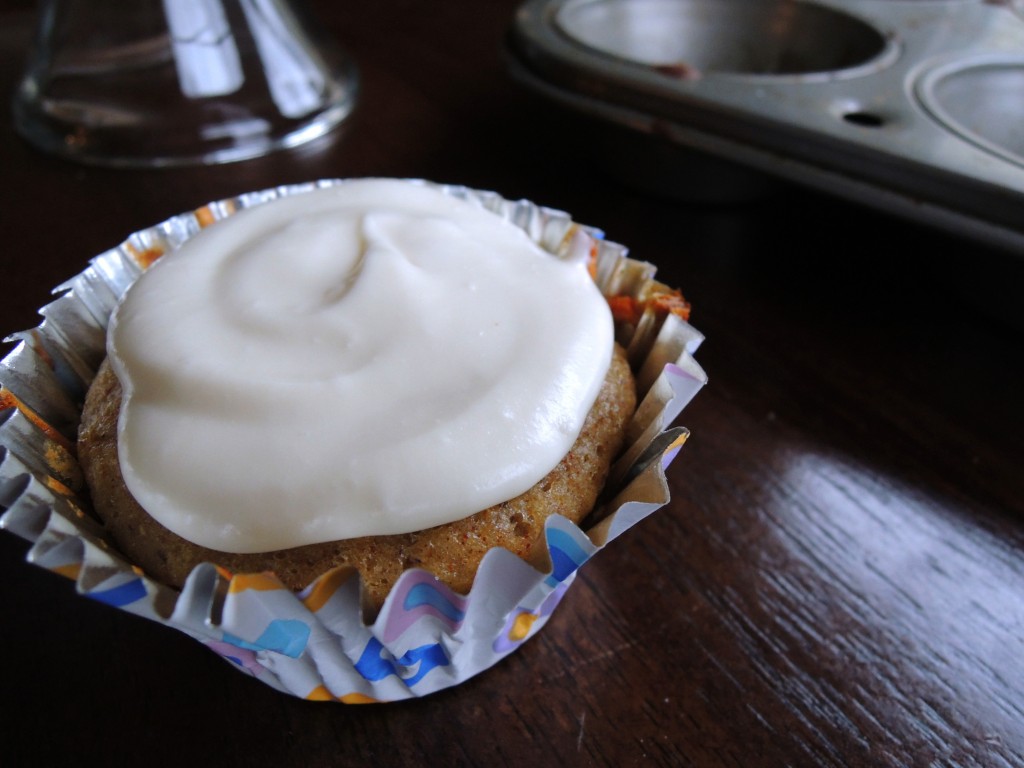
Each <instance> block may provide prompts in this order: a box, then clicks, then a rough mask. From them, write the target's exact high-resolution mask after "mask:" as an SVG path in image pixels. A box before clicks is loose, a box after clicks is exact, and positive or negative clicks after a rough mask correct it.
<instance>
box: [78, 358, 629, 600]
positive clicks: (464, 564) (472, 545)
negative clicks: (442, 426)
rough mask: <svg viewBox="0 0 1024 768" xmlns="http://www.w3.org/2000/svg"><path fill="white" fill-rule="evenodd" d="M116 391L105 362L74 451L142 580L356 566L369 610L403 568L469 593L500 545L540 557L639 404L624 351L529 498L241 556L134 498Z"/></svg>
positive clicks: (576, 515) (594, 486) (299, 577)
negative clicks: (203, 567) (395, 528)
mask: <svg viewBox="0 0 1024 768" xmlns="http://www.w3.org/2000/svg"><path fill="white" fill-rule="evenodd" d="M120 404H121V386H120V383H119V382H118V380H117V377H116V376H115V375H114V373H113V371H112V370H111V368H110V366H109V365H108V364H107V363H104V364H103V366H102V367H101V369H100V371H99V373H98V374H97V376H96V379H95V381H94V382H93V384H92V386H91V388H90V389H89V392H88V396H87V398H86V402H85V407H84V410H83V413H82V422H81V428H80V431H79V440H78V451H79V457H80V460H81V463H82V468H83V470H84V473H85V477H86V480H87V483H88V486H89V489H90V492H91V496H92V502H93V505H94V508H95V511H96V513H97V515H98V516H99V517H100V518H101V519H102V520H103V522H104V524H105V525H106V527H107V529H108V530H109V532H110V534H111V536H112V538H113V539H114V541H115V542H116V544H117V546H118V547H119V548H120V549H121V550H122V552H123V553H124V554H125V555H126V556H127V557H128V558H129V559H130V560H131V561H132V562H133V563H134V564H135V565H138V566H139V567H141V568H142V569H143V570H144V571H145V572H146V573H147V574H148V575H149V576H151V577H153V578H155V579H156V580H158V581H161V582H164V583H167V584H170V585H175V586H181V585H182V583H183V582H184V580H185V578H186V576H187V575H188V574H189V572H190V571H191V570H192V569H193V568H194V567H195V566H196V565H198V564H199V563H202V562H212V563H215V564H217V565H219V566H221V567H223V568H226V569H227V570H229V571H232V572H239V573H241V572H261V571H273V572H274V573H275V574H276V575H277V576H278V578H279V579H280V580H281V581H282V582H283V583H284V584H286V585H288V586H289V587H291V588H292V589H301V588H303V587H305V586H307V585H308V584H309V583H311V582H312V581H313V580H314V579H315V578H317V577H318V576H320V575H321V574H323V573H325V572H327V571H328V570H331V569H334V568H337V567H346V566H347V567H352V568H355V569H357V570H358V571H359V572H360V574H361V576H362V580H363V584H364V587H365V592H366V596H367V599H368V601H369V603H370V604H371V605H372V607H373V608H375V609H379V608H380V606H381V604H382V603H383V602H384V599H385V597H387V594H388V592H389V591H390V589H391V587H392V586H393V585H394V583H395V581H396V580H397V579H398V577H399V576H400V575H401V573H402V572H403V571H404V570H405V569H407V568H413V567H415V568H423V569H425V570H428V571H430V572H431V573H433V574H434V575H436V576H437V577H438V578H440V579H441V580H442V581H443V582H444V583H446V584H447V585H448V586H449V587H451V588H452V589H453V590H455V591H456V592H460V593H466V592H468V591H469V589H470V587H471V586H472V583H473V578H474V575H475V574H476V570H477V567H478V566H479V564H480V561H481V560H482V558H483V556H484V554H485V553H486V552H487V551H488V550H489V549H491V548H492V547H504V548H505V549H508V550H510V551H511V552H513V553H515V554H517V555H519V556H520V557H522V558H523V559H525V560H527V561H530V560H534V559H536V558H537V557H538V556H539V555H540V554H541V553H543V551H544V547H543V530H544V521H545V520H546V519H547V518H548V517H549V516H551V515H553V514H559V515H562V516H564V517H566V518H568V519H570V520H572V521H573V522H575V523H579V522H580V521H581V520H582V519H583V518H584V517H586V516H587V514H589V512H590V511H591V510H592V509H593V507H594V505H595V503H596V501H597V500H598V497H599V495H600V492H601V489H602V488H603V486H604V482H605V478H606V476H607V474H608V470H609V467H610V465H611V462H612V460H613V459H614V458H615V456H616V454H617V453H618V452H619V450H620V448H621V446H622V441H623V436H624V434H625V430H626V425H627V423H628V422H629V419H630V417H631V416H632V414H633V411H634V409H635V406H636V394H635V388H634V382H633V376H632V373H631V371H630V369H629V365H628V363H627V362H626V359H625V355H624V353H623V351H622V349H621V348H619V347H618V346H616V349H615V354H614V355H613V359H612V364H611V367H610V369H609V372H608V375H607V376H606V378H605V381H604V384H603V386H602V388H601V391H600V394H599V395H598V399H597V401H596V402H595V404H594V406H593V408H592V409H591V411H590V413H589V415H588V417H587V419H586V422H585V423H584V427H583V431H582V432H581V434H580V435H579V437H578V438H577V440H576V442H575V444H574V445H573V447H572V449H571V451H570V452H569V453H568V454H567V455H566V456H565V458H563V459H562V461H561V462H560V463H559V464H558V466H557V467H555V469H554V470H553V471H551V472H550V473H549V474H548V475H547V476H546V477H545V478H544V479H542V480H541V481H540V482H539V483H537V484H536V485H535V486H533V487H532V488H531V489H530V490H528V491H527V492H526V493H524V494H522V495H520V496H518V497H516V498H514V499H511V500H509V501H506V502H503V503H501V504H498V505H496V506H493V507H490V508H488V509H485V510H483V511H481V512H478V513H476V514H474V515H472V516H470V517H468V518H465V519H462V520H458V521H456V522H453V523H448V524H445V525H441V526H437V527H433V528H429V529H426V530H424V531H419V532H415V533H406V534H397V535H387V536H367V537H361V538H355V539H349V540H342V541H331V542H325V543H320V544H310V545H305V546H301V547H296V548H292V549H287V550H280V551H276V552H265V553H249V554H238V553H229V552H218V551H215V550H212V549H207V548H204V547H202V546H199V545H196V544H193V543H192V542H189V541H187V540H186V539H184V538H182V537H180V536H178V535H176V534H174V533H172V532H171V531H169V530H167V529H166V528H164V527H163V526H161V525H160V524H159V523H158V522H156V521H155V520H154V519H153V518H151V517H150V516H149V515H148V514H147V513H146V512H145V510H144V509H142V507H141V506H140V505H139V504H138V502H136V500H135V499H134V498H133V497H132V495H131V493H130V492H129V491H128V489H127V488H126V487H125V484H124V482H123V479H122V476H121V470H120V466H119V461H118V447H117V420H118V411H119V408H120Z"/></svg>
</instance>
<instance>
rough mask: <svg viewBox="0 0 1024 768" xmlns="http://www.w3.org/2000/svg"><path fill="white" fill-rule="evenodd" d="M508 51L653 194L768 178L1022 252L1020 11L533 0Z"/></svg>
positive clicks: (951, 5) (817, 1) (953, 2)
mask: <svg viewBox="0 0 1024 768" xmlns="http://www.w3.org/2000/svg"><path fill="white" fill-rule="evenodd" d="M507 53H508V55H507V57H506V58H507V62H508V65H509V68H510V70H511V72H512V73H513V75H515V76H516V77H517V78H518V79H520V80H521V81H522V82H524V83H526V84H527V85H529V86H530V87H532V88H534V89H536V90H537V91H539V92H541V93H543V94H545V95H546V96H548V97H550V98H552V99H554V100H555V101H557V102H559V103H561V104H563V105H566V106H568V107H571V108H574V109H576V110H579V111H581V112H583V113H585V114H587V115H590V116H593V117H596V118H600V119H601V120H602V121H603V123H605V124H606V125H608V126H609V128H611V127H612V126H615V128H612V130H613V131H614V135H615V136H616V144H615V147H616V151H614V152H611V153H608V152H605V153H604V154H605V155H606V156H607V157H608V158H609V160H610V161H611V162H613V163H617V164H618V166H619V169H620V170H626V171H627V172H628V173H629V174H630V175H631V177H632V179H633V180H635V181H637V182H639V183H642V184H644V185H646V186H649V187H652V188H656V189H658V190H659V191H662V192H668V193H670V194H673V195H676V196H678V197H682V198H688V199H695V198H696V199H721V198H726V197H736V196H742V195H745V194H749V193H750V192H751V190H752V189H753V187H752V186H751V185H756V184H758V183H760V180H763V179H764V178H765V173H764V172H766V173H767V175H768V176H776V177H781V178H785V179H788V180H791V181H796V182H800V183H802V184H805V185H808V186H810V187H813V188H816V189H820V190H823V191H827V192H831V193H836V194H839V195H843V196H845V197H848V198H850V199H853V200H856V201H859V202H862V203H866V204H869V205H873V206H877V207H880V208H883V209H885V210H888V211H891V212H893V213H896V214H900V215H904V216H907V217H910V218H913V219H915V220H918V221H923V222H925V223H928V224H931V225H935V226H938V227H942V228H945V229H948V230H953V231H957V232H959V233H961V234H964V235H967V236H971V237H974V238H977V239H979V240H983V241H985V242H986V243H988V244H993V245H996V246H1000V247H1004V248H1008V249H1011V250H1013V251H1015V252H1018V253H1019V252H1024V205H1022V203H1024V16H1022V14H1021V12H1020V6H1019V5H1014V4H1013V3H1009V2H1008V3H996V2H982V1H981V0H813V1H811V0H529V1H528V2H526V3H525V4H524V5H522V6H521V7H520V8H519V12H518V14H517V17H516V19H515V22H514V25H513V28H512V30H511V34H510V35H509V44H508V51H507ZM622 129H626V130H625V131H623V130H622ZM624 136H628V137H631V140H633V141H634V143H635V144H636V145H637V146H638V147H641V151H639V152H633V153H631V154H630V150H629V147H628V145H629V142H628V141H627V142H623V141H622V139H623V137H624ZM666 146H667V147H669V148H670V152H669V153H668V154H670V155H671V158H672V161H671V162H666V153H665V152H664V149H665V147H666Z"/></svg>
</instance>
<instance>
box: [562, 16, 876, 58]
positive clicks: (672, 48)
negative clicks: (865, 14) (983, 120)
mask: <svg viewBox="0 0 1024 768" xmlns="http://www.w3.org/2000/svg"><path fill="white" fill-rule="evenodd" d="M556 24H557V25H558V27H559V28H560V30H561V31H562V33H563V34H565V35H566V36H568V37H569V38H571V39H573V40H575V41H577V42H579V43H583V44H585V45H587V46H589V47H591V48H594V49H597V50H599V51H601V52H602V53H605V54H609V55H612V56H616V57H618V58H622V59H626V60H629V61H633V62H637V63H640V64H646V65H649V66H652V67H654V68H656V69H658V70H659V71H662V72H664V71H674V70H675V69H684V70H685V71H686V72H688V73H709V72H720V73H728V74H746V75H808V74H815V73H827V72H837V71H842V70H848V69H851V68H856V67H860V66H863V65H865V64H868V63H870V62H872V61H873V60H875V59H876V58H878V57H879V56H880V55H881V54H882V53H883V52H884V51H885V50H886V47H887V40H886V38H885V36H884V35H883V34H882V33H881V32H879V31H878V30H877V29H875V28H874V27H872V26H871V25H870V24H868V23H866V22H864V21H861V20H860V19H858V18H856V17H854V16H851V15H849V14H847V13H845V12H843V11H840V10H835V9H832V8H828V7H826V6H823V5H816V4H814V3H809V2H799V1H798V0H580V1H579V2H568V3H566V4H565V5H563V6H562V7H561V8H560V9H559V11H558V13H557V16H556Z"/></svg>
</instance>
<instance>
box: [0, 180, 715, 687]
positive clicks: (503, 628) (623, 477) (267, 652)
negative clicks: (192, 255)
mask: <svg viewBox="0 0 1024 768" xmlns="http://www.w3.org/2000/svg"><path fill="white" fill-rule="evenodd" d="M339 183H344V181H343V180H324V181H318V182H314V183H310V184H303V185H294V186H287V187H278V188H274V189H269V190H264V191H260V192H254V193H250V194H245V195H241V196H239V197H236V198H231V199H227V200H222V201H217V202H213V203H210V204H208V205H205V206H203V207H202V208H199V209H197V210H195V211H192V212H189V213H184V214H181V215H178V216H174V217H172V218H170V219H168V220H167V221H164V222H163V223H160V224H157V225H156V226H153V227H150V228H148V229H145V230H142V231H140V232H136V233H134V234H132V235H131V236H130V237H129V238H128V239H127V240H125V241H124V242H123V243H121V244H120V245H119V246H117V247H116V248H113V249H111V250H109V251H107V252H105V253H102V254H100V255H98V256H96V257H95V258H93V259H92V260H91V261H90V262H89V265H88V266H87V267H86V269H85V270H84V271H82V272H81V273H80V274H78V275H76V276H75V277H73V278H72V279H70V280H68V281H67V282H65V283H63V284H62V285H60V286H58V287H57V288H56V289H55V291H54V293H55V294H57V298H56V299H55V300H54V301H53V302H51V303H49V304H47V305H46V306H44V307H43V308H42V309H41V310H40V315H41V316H42V318H43V320H42V322H41V323H40V324H39V325H38V326H37V327H35V328H33V329H31V330H27V331H23V332H19V333H15V334H12V335H11V336H9V337H8V339H7V341H9V342H14V348H13V350H12V351H11V352H10V353H9V354H8V355H7V356H6V357H4V359H3V360H2V361H0V508H3V509H4V512H3V514H2V515H0V527H2V528H4V529H6V530H8V531H10V532H12V533H14V534H16V535H18V536H20V537H22V538H24V539H26V540H28V541H30V542H32V546H31V548H30V549H29V551H28V554H27V556H26V559H27V560H28V561H29V562H31V563H34V564H36V565H38V566H41V567H43V568H46V569H48V570H50V571H53V572H55V573H58V574H60V575H63V576H65V577H67V578H70V579H73V580H74V581H75V586H76V589H77V591H78V592H79V593H80V594H82V595H85V596H87V597H90V598H93V599H95V600H98V601H100V602H103V603H107V604H110V605H113V606H116V607H118V608H120V609H122V610H124V611H128V612H130V613H134V614H138V615H140V616H144V617H146V618H148V619H151V620H154V621H158V622H160V623H162V624H165V625H167V626H171V627H174V628H176V629H178V630H180V631H182V632H184V633H186V634H188V635H190V636H191V637H193V638H195V639H196V640H198V641H199V642H201V643H204V644H205V645H206V646H208V647H209V648H211V649H212V650H213V651H215V652H216V653H218V654H220V655H221V656H222V657H224V658H225V659H227V660H228V661H229V662H231V663H232V664H233V665H235V666H236V667H237V668H238V669H240V670H242V671H244V672H245V673H248V674H250V675H252V676H253V677H256V678H257V679H259V680H261V681H263V682H264V683H265V684H267V685H269V686H271V687H273V688H275V689H278V690H281V691H284V692H287V693H289V694H292V695H294V696H298V697H301V698H305V699H313V700H330V701H341V702H346V703H369V702H383V701H395V700H400V699H408V698H412V697H417V696H423V695H426V694H429V693H432V692H435V691H438V690H441V689H444V688H448V687H450V686H452V685H456V684H458V683H460V682H462V681H464V680H466V679H468V678H470V677H472V676H473V675H475V674H477V673H479V672H481V671H483V670H485V669H487V668H489V667H490V666H492V665H493V664H495V663H496V662H497V661H499V660H500V659H501V658H503V657H504V656H505V655H507V654H508V653H510V652H512V651H513V650H515V649H516V648H518V647H519V646H520V645H521V644H522V643H523V642H525V641H526V640H527V639H529V638H530V637H532V636H533V635H534V634H535V633H536V632H537V631H538V630H539V629H540V628H541V627H542V626H543V625H544V624H545V623H546V622H547V620H548V618H549V617H550V616H551V614H552V612H553V611H554V609H555V607H556V606H557V605H558V603H559V601H560V600H561V598H562V596H563V594H565V591H566V589H567V588H568V587H569V585H570V584H571V583H572V581H573V579H574V577H575V574H576V571H577V570H578V569H579V567H580V566H582V565H583V564H584V563H585V562H586V561H587V560H589V559H590V558H591V557H593V556H594V555H595V554H596V553H597V552H598V551H599V550H600V549H602V548H603V547H604V546H606V545H607V544H608V543H609V542H610V541H612V540H613V539H614V538H615V537H617V536H618V535H619V534H621V533H622V532H624V531H625V530H627V529H628V528H630V527H631V526H633V525H635V524H636V523H637V522H639V521H640V520H642V519H643V518H644V517H646V516H647V515H649V514H651V513H652V512H653V511H655V510H656V509H658V508H659V507H661V506H663V505H665V504H666V503H667V502H668V501H669V492H668V485H667V482H666V480H665V468H666V467H667V466H668V465H669V463H670V462H671V461H672V459H673V458H674V457H675V455H676V454H677V453H678V451H679V449H680V448H681V446H682V444H683V442H685V440H686V437H687V435H688V432H687V431H686V430H685V429H684V428H681V427H672V423H673V421H674V420H675V419H676V417H677V416H678V415H679V413H680V412H681V411H682V409H683V408H684V406H685V405H686V404H687V403H688V402H689V401H690V400H691V399H692V398H693V396H694V395H695V394H696V393H697V392H698V391H699V390H700V388H701V387H702V386H703V385H704V384H705V383H706V380H707V379H706V376H705V374H704V372H703V370H702V369H701V367H700V366H699V364H698V363H697V362H696V360H695V359H694V357H693V353H694V352H695V351H696V349H697V347H698V346H699V344H700V343H701V341H702V340H703V336H702V335H701V334H700V333H699V332H698V331H696V330H695V329H694V328H693V327H692V326H690V325H689V324H688V323H687V322H685V321H683V320H681V319H680V318H679V317H678V316H676V315H673V314H669V315H668V316H667V317H657V316H655V314H654V313H652V312H651V311H650V310H648V311H646V312H645V313H644V315H643V316H642V317H641V318H640V319H639V321H638V322H636V323H634V324H630V325H628V326H627V325H623V324H619V326H618V327H617V335H618V341H619V342H620V343H622V344H623V345H624V346H625V347H626V349H627V353H628V356H629V359H630V363H631V365H632V366H633V368H634V371H635V373H636V377H637V387H638V403H639V404H638V407H637V411H636V414H635V415H634V417H633V420H632V423H631V424H630V427H629V431H628V434H627V448H626V449H625V451H624V452H623V454H622V456H621V457H620V458H619V459H618V461H617V462H616V464H615V465H614V466H613V468H612V472H611V475H610V477H609V480H608V483H607V485H606V493H605V496H604V500H603V503H601V504H599V507H598V509H597V510H595V512H594V513H593V514H592V515H591V516H590V518H588V519H587V520H586V521H584V524H583V525H584V528H585V529H586V530H584V528H581V527H578V526H576V525H574V524H573V523H572V522H570V521H568V520H567V519H565V518H562V517H559V516H555V517H552V518H551V519H549V520H548V521H547V524H546V527H545V537H546V544H547V547H546V562H544V563H542V564H540V565H531V564H528V563H526V562H525V561H523V560H521V559H520V558H518V557H517V556H515V555H514V554H512V553H511V552H509V551H507V550H504V549H493V550H491V551H490V552H488V554H487V555H486V557H485V558H484V560H483V562H482V563H481V566H480V569H479V571H478V573H477V577H476V580H475V581H474V585H473V588H472V590H471V591H470V593H469V594H468V595H459V594H456V593H454V592H453V591H451V590H450V589H448V588H447V587H446V586H444V585H443V584H442V583H441V582H440V581H438V580H437V579H436V578H435V577H433V576H432V575H431V574H429V573H427V572H425V571H422V570H415V569H413V570H409V571H407V572H406V573H405V574H403V576H402V577H401V578H400V579H399V581H398V583H397V584H396V585H395V587H394V589H393V590H392V592H391V593H390V595H389V596H388V598H387V600H386V601H385V603H384V605H383V607H382V609H381V611H380V612H379V614H378V615H377V616H376V617H375V618H374V619H373V620H372V621H370V622H367V621H366V620H365V614H364V611H363V602H362V597H361V592H360V581H359V578H358V574H356V573H355V572H354V571H353V570H352V569H350V568H339V569H335V570H334V571H330V572H328V573H326V574H324V575H322V576H321V577H320V578H318V579H317V580H316V581H315V582H314V583H313V584H311V585H310V586H309V587H307V588H306V589H305V590H303V591H301V592H299V593H295V592H292V591H291V590H289V589H287V588H286V587H284V586H283V585H282V584H281V583H280V582H278V581H277V579H276V578H274V576H273V575H272V574H269V573H261V574H230V573H228V572H226V571H224V570H223V569H220V568H218V567H217V566H216V565H214V564H203V565H200V566H198V567H197V568H195V569H194V570H193V571H192V573H191V574H190V575H189V577H188V579H187V580H186V582H185V584H184V587H183V588H182V589H181V590H180V591H179V590H177V589H173V588H171V587H168V586H166V585H163V584H160V583H158V582H156V581H154V580H152V579H150V578H147V577H146V576H145V574H143V573H141V572H140V570H139V569H137V568H135V567H133V566H132V565H131V563H129V562H127V561H126V560H125V558H124V557H123V556H122V555H121V554H120V553H119V552H118V551H117V549H116V547H115V546H114V545H113V544H112V543H111V542H110V541H109V539H108V538H107V536H106V534H105V532H104V530H103V526H102V525H101V524H100V523H99V522H98V521H97V520H96V519H95V518H94V517H93V516H92V513H91V512H90V508H89V501H88V492H87V489H86V488H85V483H84V480H83V478H82V474H81V470H80V469H79V467H78V464H77V461H76V458H75V441H76V434H77V429H78V422H79V418H80V415H81V404H82V402H83V400H84V398H85V393H86V390H87V389H88V386H89V383H90V382H91V380H92V378H93V375H94V374H95V371H96V369H97V368H98V366H99V364H100V363H101V362H102V360H103V358H104V356H105V354H106V352H105V340H106V327H107V322H108V320H109V317H110V314H111V312H112V311H113V309H114V307H115V306H116V304H117V302H118V301H119V299H120V297H121V295H122V294H123V293H124V291H125V290H126V289H127V288H128V286H129V285H131V283H132V282H133V281H134V280H135V278H136V277H138V275H139V274H141V272H142V271H143V270H144V269H145V268H146V267H147V266H148V265H149V264H151V263H152V262H153V261H154V260H155V259H156V258H158V257H159V256H160V255H162V254H164V253H166V252H169V251H172V250H174V249H176V248H177V247H179V246H180V245H181V244H182V243H183V242H185V241H186V240H188V239H189V238H191V237H193V236H194V235H195V234H196V233H197V232H199V231H200V230H201V229H202V228H203V227H205V226H208V225H209V224H211V223H213V222H215V221H217V220H219V219H222V218H225V217H227V216H230V215H232V214H233V213H235V212H236V211H238V210H240V209H242V208H248V207H251V206H255V205H260V204H262V203H265V202H268V201H270V200H273V199H275V198H278V197H281V196H286V195H298V194H302V193H304V192H307V191H310V190H312V189H315V188H318V187H322V186H330V185H334V184H339ZM413 183H427V182H419V181H417V182H413ZM440 188H441V189H442V190H443V191H445V192H446V193H447V194H450V195H453V196H455V197H459V198H464V199H468V200H471V201H476V202H477V203H479V204H481V205H483V206H484V207H485V208H487V209H488V210H490V211H492V212H493V213H495V214H497V215H498V216H501V217H502V218H505V219H507V220H508V221H510V222H512V223H513V224H515V225H516V226H518V227H520V228H521V229H523V230H524V231H525V232H526V233H527V234H528V235H529V236H530V237H531V238H532V239H533V240H534V241H535V242H537V243H538V244H540V245H541V246H542V247H543V248H545V249H546V250H547V251H549V252H550V253H552V254H554V255H555V256H559V257H571V256H572V255H573V252H574V251H575V250H578V249H580V248H586V249H589V250H593V249H596V275H595V280H596V281H597V284H598V285H599V287H600V288H601V290H602V291H603V292H604V293H605V294H606V295H616V296H622V295H628V296H632V297H633V298H636V299H640V300H643V299H645V298H646V297H648V296H649V295H650V294H652V293H658V292H661V291H663V290H664V289H665V286H662V285H661V284H660V283H658V282H657V281H656V280H655V279H654V275H655V268H654V267H653V266H652V265H650V264H647V263H645V262H640V261H635V260H633V259H630V258H628V256H627V251H626V249H625V248H624V247H623V246H621V245H618V244H615V243H612V242H609V241H606V240H605V239H604V238H603V235H602V233H601V232H600V231H599V230H596V229H594V228H592V227H587V226H583V225H580V224H577V223H575V222H574V221H573V220H572V219H571V218H570V217H569V216H568V215H567V214H565V213H563V212H560V211H556V210H552V209H548V208H543V207H540V206H537V205H534V204H533V203H530V202H527V201H509V200H505V199H504V198H502V197H501V196H499V195H497V194H495V193H493V192H483V191H477V190H472V189H468V188H465V187H453V186H440Z"/></svg>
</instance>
